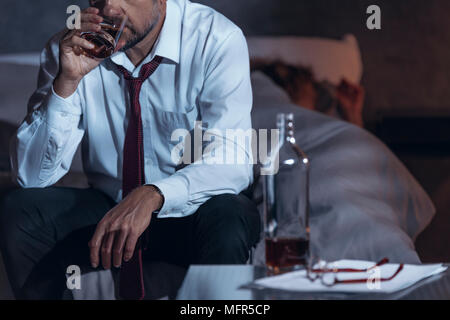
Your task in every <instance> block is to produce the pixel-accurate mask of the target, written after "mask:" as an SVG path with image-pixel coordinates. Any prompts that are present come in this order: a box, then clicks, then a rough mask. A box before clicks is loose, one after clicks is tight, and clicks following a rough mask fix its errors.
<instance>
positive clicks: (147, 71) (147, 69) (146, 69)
mask: <svg viewBox="0 0 450 320" xmlns="http://www.w3.org/2000/svg"><path fill="white" fill-rule="evenodd" d="M161 61H162V57H160V56H155V58H153V60H152V61H150V62H149V63H146V64H144V65H143V66H142V67H141V70H140V71H139V77H137V78H134V77H133V76H132V75H131V73H130V72H129V71H128V70H127V69H125V68H124V67H122V66H119V65H117V68H118V69H119V71H120V72H121V73H122V74H123V77H124V78H125V80H127V81H131V82H138V83H142V82H144V81H145V80H147V78H148V77H150V76H151V75H152V74H153V72H155V70H156V69H157V68H158V66H159V65H160V64H161Z"/></svg>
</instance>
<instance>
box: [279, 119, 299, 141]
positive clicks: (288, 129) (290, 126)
mask: <svg viewBox="0 0 450 320" xmlns="http://www.w3.org/2000/svg"><path fill="white" fill-rule="evenodd" d="M277 128H278V130H279V132H280V141H281V142H286V141H287V142H291V143H295V137H294V129H295V127H294V118H293V116H292V115H291V114H279V115H278V121H277Z"/></svg>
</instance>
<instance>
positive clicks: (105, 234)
mask: <svg viewBox="0 0 450 320" xmlns="http://www.w3.org/2000/svg"><path fill="white" fill-rule="evenodd" d="M162 204H163V197H162V195H161V194H160V193H159V192H158V191H157V190H156V188H155V187H153V186H141V187H139V188H136V189H134V190H133V191H132V192H131V193H130V194H129V195H128V196H127V197H125V199H123V200H122V201H121V202H120V203H119V204H118V205H116V206H115V207H114V208H112V209H111V210H110V211H108V213H106V215H105V216H104V217H103V219H102V220H101V221H100V222H99V224H98V225H97V229H96V230H95V233H94V236H93V237H92V239H91V241H90V242H89V247H90V259H91V264H92V266H93V267H94V268H97V267H98V266H99V261H100V256H101V262H102V265H103V267H104V268H105V269H110V268H111V262H112V264H113V265H114V267H120V266H121V264H122V261H123V260H124V261H128V260H130V259H131V257H132V256H133V253H134V249H135V247H136V243H137V241H138V239H139V237H140V236H141V235H142V233H143V232H144V231H145V230H146V229H147V228H148V226H149V225H150V221H151V218H152V213H153V212H154V211H156V210H159V209H160V208H161V206H162ZM111 260H112V261H111Z"/></svg>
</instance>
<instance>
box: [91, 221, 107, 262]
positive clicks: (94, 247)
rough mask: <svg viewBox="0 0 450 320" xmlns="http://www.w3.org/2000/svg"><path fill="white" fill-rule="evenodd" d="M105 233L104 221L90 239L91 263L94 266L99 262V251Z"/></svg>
mask: <svg viewBox="0 0 450 320" xmlns="http://www.w3.org/2000/svg"><path fill="white" fill-rule="evenodd" d="M104 234H105V230H104V228H103V225H102V223H99V224H98V226H97V229H96V230H95V233H94V235H93V236H92V239H91V241H89V248H90V258H91V265H92V267H94V268H97V267H98V264H99V251H100V246H101V244H102V240H103V236H104Z"/></svg>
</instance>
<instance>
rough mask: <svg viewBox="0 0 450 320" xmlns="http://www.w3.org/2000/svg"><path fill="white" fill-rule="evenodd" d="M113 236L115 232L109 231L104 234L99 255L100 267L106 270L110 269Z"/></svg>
mask: <svg viewBox="0 0 450 320" xmlns="http://www.w3.org/2000/svg"><path fill="white" fill-rule="evenodd" d="M115 236H116V232H115V231H110V232H108V233H107V234H106V236H105V237H103V243H102V249H101V254H102V265H103V268H104V269H106V270H108V269H109V268H111V252H112V246H113V243H114V237H115Z"/></svg>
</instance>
